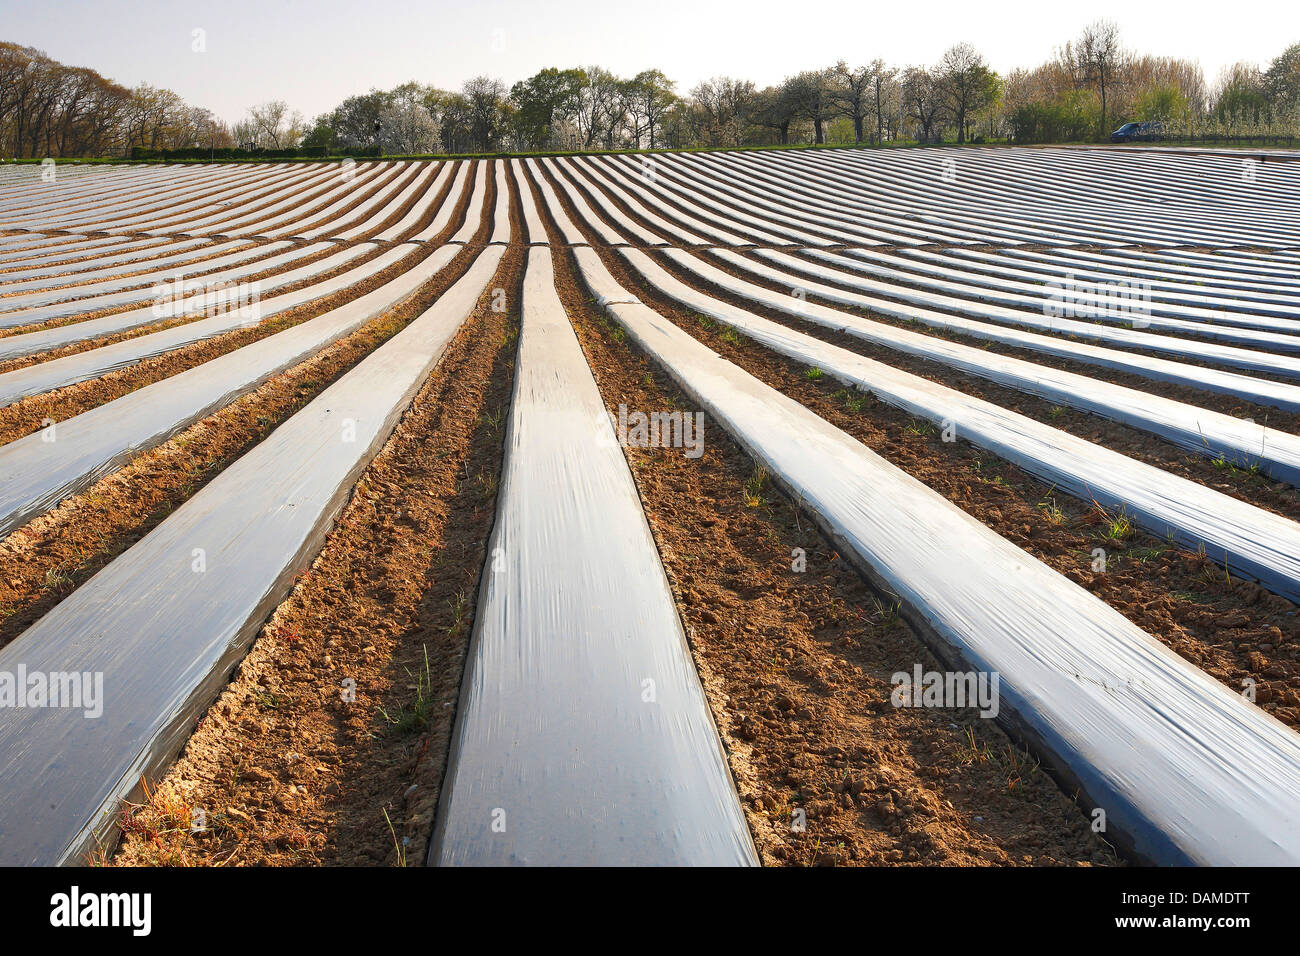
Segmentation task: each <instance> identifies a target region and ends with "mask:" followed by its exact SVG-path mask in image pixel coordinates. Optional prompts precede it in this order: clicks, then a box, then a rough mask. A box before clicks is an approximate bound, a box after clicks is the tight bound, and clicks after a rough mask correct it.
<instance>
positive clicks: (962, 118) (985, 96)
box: [937, 43, 998, 143]
mask: <svg viewBox="0 0 1300 956" xmlns="http://www.w3.org/2000/svg"><path fill="white" fill-rule="evenodd" d="M937 72H938V80H939V90H940V92H941V93H942V95H943V97H944V100H945V102H946V105H947V107H948V112H949V113H950V114H951V115H952V118H953V120H954V121H955V122H956V124H957V142H959V143H964V142H966V119H967V117H968V116H970V115H971V114H972V113H977V112H979V111H980V110H982V109H983V108H984V107H986V106H988V105H989V104H990V103H992V102H993V100H994V99H995V98H996V96H997V91H998V77H997V74H996V73H994V72H993V71H992V70H990V69H989V68H988V64H987V63H985V62H984V57H983V56H982V55H980V53H979V51H978V50H976V49H975V48H974V47H973V46H971V45H970V44H969V43H958V44H957V45H956V46H953V47H949V48H948V50H947V51H946V52H945V53H944V55H943V58H942V59H941V60H940V61H939V66H938V69H937Z"/></svg>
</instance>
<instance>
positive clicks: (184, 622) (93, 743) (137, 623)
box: [0, 248, 502, 865]
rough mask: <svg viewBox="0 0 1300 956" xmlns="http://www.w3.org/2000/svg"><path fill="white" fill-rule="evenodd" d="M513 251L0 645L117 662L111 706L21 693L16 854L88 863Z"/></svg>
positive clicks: (103, 663) (79, 667) (0, 839)
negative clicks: (84, 706)
mask: <svg viewBox="0 0 1300 956" xmlns="http://www.w3.org/2000/svg"><path fill="white" fill-rule="evenodd" d="M501 255H502V250H501V249H500V248H492V249H488V250H487V251H485V252H483V253H482V254H481V255H480V256H479V258H478V259H477V260H476V261H475V263H474V265H473V266H472V267H471V268H470V270H469V272H468V273H466V275H465V276H464V277H462V278H461V279H460V280H459V281H458V282H457V283H456V284H455V285H453V286H452V287H451V288H450V289H449V290H448V291H447V292H445V293H444V294H443V295H442V296H441V297H440V298H439V299H438V301H437V302H436V303H434V305H433V306H432V307H431V308H429V309H428V310H427V311H426V312H425V313H424V314H422V315H421V316H420V317H419V318H418V319H416V320H415V321H414V322H412V323H411V324H410V325H409V326H407V327H406V328H405V329H404V330H403V331H401V332H399V333H398V334H397V335H396V336H394V337H393V338H392V339H390V340H389V341H388V342H387V343H385V344H384V345H382V346H380V348H378V349H377V350H375V352H374V353H372V354H371V355H370V356H368V357H367V358H366V359H364V360H363V361H362V362H361V363H360V364H358V365H357V366H356V367H355V368H353V369H352V370H351V371H350V372H348V373H347V374H346V375H344V376H343V378H341V379H339V380H338V381H337V382H335V383H334V384H333V385H331V386H330V387H329V388H327V389H326V390H325V391H324V392H322V393H321V394H320V395H319V396H317V397H316V398H315V399H314V400H313V401H312V402H311V403H310V404H309V405H307V407H305V408H304V409H302V411H300V412H298V413H297V414H296V415H294V416H293V417H292V418H290V419H289V420H288V421H287V422H285V423H284V424H282V425H281V426H280V427H279V428H277V429H276V430H275V431H274V432H272V433H271V435H270V436H269V437H268V438H267V439H266V440H265V441H263V442H262V443H261V444H259V445H257V446H256V447H255V448H254V449H253V450H252V451H250V452H248V454H246V455H244V456H243V457H242V458H240V459H239V460H238V461H237V462H235V463H234V464H233V465H231V466H230V467H229V468H227V469H226V470H225V471H223V472H222V473H221V474H219V475H218V476H217V477H216V478H214V479H213V480H212V482H211V483H210V484H208V485H207V486H206V487H204V488H203V489H202V490H201V491H199V492H198V493H197V494H196V495H195V496H194V497H193V498H191V499H190V500H189V501H188V502H186V503H185V504H184V505H182V506H181V507H180V508H179V509H178V510H177V511H176V512H175V513H174V514H172V515H171V517H169V518H168V519H167V520H166V521H164V522H163V523H162V524H161V525H159V526H158V527H157V528H155V529H154V530H153V531H152V532H150V533H149V534H148V535H147V536H146V537H145V538H144V539H142V540H141V541H140V542H139V543H137V544H136V545H135V546H134V547H132V548H131V549H130V550H129V551H127V552H126V553H125V554H123V555H121V556H120V557H118V558H117V559H116V560H114V561H113V562H112V563H111V564H109V565H108V567H106V568H104V570H102V571H100V572H99V573H98V574H97V575H95V576H94V577H93V578H91V579H90V580H89V581H88V582H86V583H85V584H84V585H82V586H81V587H80V588H78V589H77V590H76V591H75V592H73V594H72V595H71V596H70V597H68V598H66V599H64V600H63V601H62V602H61V603H60V604H58V605H57V606H56V607H55V608H54V609H53V610H52V611H50V612H49V613H48V614H46V615H45V617H43V618H41V620H39V621H38V622H37V623H36V624H34V625H33V626H32V627H31V628H29V629H28V630H27V631H26V632H24V633H23V634H22V635H20V636H19V637H18V638H17V639H16V640H14V642H13V643H11V644H10V645H9V646H8V647H5V648H4V649H3V650H0V671H9V672H11V673H13V672H16V671H17V670H18V668H25V669H26V672H27V673H35V672H41V673H46V674H51V673H59V672H69V671H77V672H81V673H98V674H102V675H103V684H102V690H103V694H102V714H101V715H100V716H98V717H87V716H86V715H85V714H84V712H83V711H81V710H75V709H70V708H18V709H14V710H10V711H7V712H6V716H5V719H4V720H3V721H0V779H3V780H4V781H5V799H4V800H3V801H0V865H18V864H40V865H49V864H56V863H78V862H81V860H82V858H83V855H84V854H85V853H86V852H87V851H88V850H90V849H92V848H93V847H94V845H95V841H96V839H97V838H99V837H100V836H102V835H103V834H104V833H106V832H107V831H108V830H109V828H111V826H112V825H113V822H114V818H115V815H116V813H117V811H118V809H119V804H120V801H121V800H122V799H123V798H128V797H130V795H131V794H132V793H133V792H134V791H135V788H136V787H137V785H138V783H139V780H140V777H141V775H142V774H144V775H148V776H150V777H154V776H156V775H157V774H158V773H159V772H161V770H162V769H164V768H165V767H166V766H167V765H168V764H169V763H170V761H171V759H172V757H173V755H174V754H175V753H176V751H177V749H179V747H180V746H181V744H182V743H183V742H184V740H185V739H186V738H188V736H189V734H190V731H191V729H192V725H193V721H194V719H195V717H196V716H198V715H199V714H201V713H203V712H204V710H205V709H206V708H207V707H208V705H209V704H210V702H211V701H212V699H213V698H214V697H215V696H216V694H217V692H218V691H219V690H220V688H221V687H222V686H223V685H224V684H225V683H226V681H227V679H228V675H229V671H230V668H231V667H232V666H233V665H234V664H235V663H236V662H237V661H239V660H240V659H241V658H242V657H243V655H244V653H245V651H246V650H247V647H248V645H249V644H250V642H251V641H252V640H253V638H254V637H255V636H256V634H257V632H258V631H259V630H260V628H261V627H262V624H263V622H264V621H265V620H266V618H267V616H268V615H269V614H270V613H271V612H272V611H273V610H274V609H275V607H276V606H278V605H279V604H280V602H281V601H282V600H283V599H284V597H285V596H286V595H287V594H288V592H289V590H290V588H291V587H292V585H293V578H294V575H295V574H296V573H297V571H298V569H299V568H302V567H304V566H307V565H308V564H310V562H311V561H312V559H313V556H314V555H315V554H316V553H317V551H318V550H319V549H320V546H321V544H322V542H323V541H324V538H325V535H326V534H327V533H328V531H329V529H330V527H331V525H332V524H333V522H334V519H335V518H336V516H337V515H338V513H339V512H340V511H341V510H342V508H343V506H344V504H345V503H346V501H347V499H348V497H349V494H350V492H351V489H352V486H353V484H354V482H355V481H356V479H357V477H358V476H359V475H360V473H361V472H362V470H363V469H364V468H365V467H366V465H367V464H368V463H369V462H370V460H371V459H372V458H373V457H374V455H375V454H376V453H377V452H378V451H379V449H380V448H381V447H382V445H383V443H384V442H385V441H386V440H387V438H388V436H389V434H390V433H391V432H392V429H393V428H394V427H395V426H396V424H397V421H398V419H399V418H400V417H401V415H402V414H403V413H404V411H405V410H406V407H407V405H408V404H409V403H410V401H411V399H412V398H413V397H414V395H415V394H416V392H417V391H418V390H419V388H420V386H421V384H422V383H423V381H424V380H425V378H426V376H427V375H428V373H429V370H430V369H431V368H432V367H433V366H434V364H435V363H436V362H437V361H438V359H439V357H440V356H441V355H442V353H443V351H444V349H445V348H446V346H447V343H448V342H450V341H451V339H452V337H453V336H454V335H455V334H456V332H457V330H458V329H459V328H460V327H461V325H462V324H463V323H464V320H465V319H466V317H467V316H468V315H469V314H470V313H471V312H472V311H473V309H474V307H475V304H476V303H477V302H478V299H479V296H480V294H481V293H482V292H483V290H484V289H485V287H486V286H487V284H488V282H489V280H490V279H491V278H492V276H493V275H494V274H495V272H496V268H497V265H498V263H499V262H500V259H501ZM199 561H201V562H202V564H201V565H200V564H198V563H197V562H199Z"/></svg>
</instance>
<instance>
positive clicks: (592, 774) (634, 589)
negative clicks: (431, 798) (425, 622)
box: [429, 248, 757, 866]
mask: <svg viewBox="0 0 1300 956" xmlns="http://www.w3.org/2000/svg"><path fill="white" fill-rule="evenodd" d="M506 449H507V455H506V461H505V465H504V470H503V474H502V480H501V491H500V495H499V498H498V504H497V519H496V526H495V528H494V530H493V533H492V538H491V541H490V542H489V553H490V558H489V561H488V566H487V568H486V569H485V571H484V579H483V584H482V589H481V594H480V599H479V604H478V611H477V612H476V613H475V632H474V638H473V643H472V646H471V650H470V657H469V664H468V666H467V670H466V675H465V678H464V680H463V682H462V696H461V704H460V707H459V709H458V711H457V724H456V730H455V736H454V741H453V744H452V751H451V758H450V762H449V765H448V772H447V777H446V780H445V782H444V784H443V791H442V793H443V797H442V805H441V807H440V808H439V816H438V823H437V828H436V831H435V835H434V842H433V843H432V845H431V847H430V856H429V859H430V862H432V863H437V864H442V865H456V864H460V865H512V864H513V865H525V864H527V865H539V866H556V865H631V864H637V865H678V866H680V865H711V866H716V865H754V864H756V863H757V859H756V855H755V851H754V848H753V845H752V843H751V841H750V836H749V831H748V829H747V827H746V824H745V819H744V815H743V814H742V812H741V809H740V805H739V802H738V800H737V798H736V793H735V790H734V788H733V785H732V781H731V776H730V773H729V771H728V768H727V763H726V759H725V757H724V755H723V752H722V746H721V744H720V742H719V740H718V736H717V731H716V729H715V727H714V725H713V720H712V717H711V716H710V714H709V710H708V705H707V703H706V702H705V699H704V693H703V690H702V689H701V687H700V684H699V678H698V677H697V675H696V672H695V666H694V663H693V661H692V659H691V654H690V650H689V648H688V646H687V644H686V638H685V635H684V634H683V631H682V625H681V622H680V620H679V619H678V616H677V607H676V605H675V603H674V601H673V597H672V593H671V591H670V590H669V587H668V581H667V579H666V577H665V574H664V570H663V566H662V565H661V564H660V562H659V554H658V551H657V550H656V547H655V542H654V539H653V537H652V536H651V533H650V528H649V525H648V524H647V522H646V518H645V514H644V512H643V511H642V510H641V503H640V499H639V498H638V496H637V490H636V486H635V485H634V484H633V482H632V476H631V473H630V472H629V471H628V466H627V462H626V460H625V459H624V457H623V452H622V449H621V448H620V447H619V444H618V440H617V438H616V437H615V434H614V429H613V427H612V425H611V423H610V419H609V416H608V414H607V413H606V411H605V406H604V404H603V402H602V400H601V397H600V394H599V392H598V391H597V390H596V383H595V381H594V380H593V378H592V375H591V372H590V370H589V369H588V368H587V364H586V360H585V358H584V357H583V353H582V349H581V348H580V347H579V345H578V340H577V337H576V336H575V335H574V333H573V329H572V327H571V326H570V325H569V321H568V319H567V317H566V315H565V312H564V308H563V306H562V305H561V303H560V300H559V297H558V296H557V295H556V293H555V288H554V278H553V273H552V263H551V253H550V250H549V249H544V248H537V249H533V250H532V251H531V252H530V254H529V259H528V271H527V275H526V278H525V285H524V301H523V325H522V329H521V332H520V343H519V358H518V371H517V374H516V379H515V391H514V399H513V402H512V404H511V409H510V423H509V432H508V436H507V439H506Z"/></svg>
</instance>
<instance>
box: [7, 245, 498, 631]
mask: <svg viewBox="0 0 1300 956" xmlns="http://www.w3.org/2000/svg"><path fill="white" fill-rule="evenodd" d="M473 258H474V254H473V252H466V253H462V254H461V255H460V256H458V257H457V258H456V259H455V260H453V261H452V262H451V263H450V264H449V265H448V266H447V268H446V269H445V270H444V271H443V272H442V273H441V274H439V275H438V276H436V277H435V278H434V280H433V281H431V282H430V283H429V284H428V285H426V286H425V287H424V288H423V289H422V290H421V291H420V292H419V293H418V294H417V295H416V296H414V297H413V298H412V299H410V300H409V301H407V302H405V303H403V304H402V305H401V306H400V307H398V308H397V309H394V310H390V311H389V312H388V313H386V314H385V315H383V316H381V317H379V318H377V319H375V320H373V321H371V322H369V323H367V324H366V325H365V326H363V327H362V328H360V329H358V330H357V331H356V332H353V333H352V334H351V335H349V336H347V337H346V338H344V339H342V340H340V341H339V342H336V343H335V344H334V345H332V346H330V347H329V348H327V349H325V350H323V351H322V352H321V353H319V354H318V355H315V356H313V357H312V358H311V359H310V360H308V361H306V362H303V363H301V364H300V365H298V366H296V367H294V368H291V369H289V370H287V371H286V372H284V373H282V374H280V375H278V376H276V377H275V378H273V379H271V380H270V381H268V382H266V383H264V384H263V385H261V386H260V387H259V388H257V389H256V390H254V391H253V392H250V393H249V394H247V395H244V396H242V397H240V398H239V399H237V400H236V401H235V402H232V403H231V404H230V405H228V406H227V407H225V408H223V409H221V410H220V411H218V412H216V413H215V414H213V415H211V416H209V417H208V418H205V419H203V420H202V421H200V422H197V423H195V424H194V425H193V426H191V427H190V428H188V429H186V430H185V431H183V432H181V433H180V434H179V435H176V436H175V437H173V438H172V439H170V440H169V441H167V442H166V443H164V444H162V445H160V446H158V447H157V448H155V449H153V450H152V451H148V452H146V453H144V454H142V455H141V456H139V457H138V458H136V459H134V460H132V461H131V462H130V463H129V464H128V465H127V466H126V467H124V468H123V469H121V470H120V471H118V472H116V473H115V474H113V475H109V476H107V477H105V478H103V479H102V480H100V481H99V482H98V483H97V484H95V485H94V486H92V487H91V488H88V489H87V490H86V491H84V492H82V493H81V494H78V495H75V496H73V497H71V498H69V499H67V500H66V501H64V502H63V503H62V504H60V505H59V506H58V507H57V508H55V509H54V510H53V511H51V512H49V513H47V514H44V515H41V516H40V517H38V518H36V519H35V520H33V521H31V522H29V523H28V524H27V525H25V526H23V527H21V528H18V529H16V530H15V531H13V532H12V533H10V534H9V535H8V536H7V537H6V538H4V540H3V541H0V646H3V645H4V644H7V643H8V642H9V641H10V640H12V639H13V638H14V637H16V636H17V635H18V634H20V633H22V631H23V630H25V629H26V628H27V627H29V626H30V625H31V624H33V623H34V622H35V621H36V620H37V619H39V618H40V616H41V615H43V614H44V613H45V612H46V611H48V610H49V609H50V608H52V607H53V606H54V605H55V604H57V603H58V602H59V601H60V600H61V599H62V598H63V597H65V596H67V595H68V594H70V593H71V592H72V591H73V590H75V589H76V588H77V587H78V586H79V585H80V584H81V583H82V582H83V581H86V580H88V579H89V578H90V577H91V576H92V575H93V574H95V572H97V571H98V570H99V569H100V568H101V567H103V566H104V565H105V564H107V563H108V562H109V561H111V560H112V559H113V558H114V557H116V556H117V555H118V554H120V553H121V552H122V551H124V550H126V549H127V548H129V547H130V546H131V545H132V544H134V543H135V542H136V541H138V540H139V539H140V538H142V537H144V535H145V534H147V533H148V532H149V531H150V530H151V529H152V528H153V527H154V526H155V525H157V524H158V523H159V522H161V521H163V520H164V519H165V518H166V517H167V516H168V515H170V514H171V513H172V512H173V511H175V510H176V509H177V508H178V507H180V505H182V504H183V503H184V502H185V501H187V500H188V499H189V498H190V497H192V496H193V495H194V494H195V493H196V492H197V491H198V490H199V489H200V488H202V487H203V486H204V485H205V484H207V482H208V481H210V480H211V479H212V478H214V477H215V476H216V475H217V474H219V473H220V472H221V470H222V469H223V468H225V467H226V465H228V464H230V462H232V461H234V460H235V459H236V458H238V457H239V456H241V455H242V454H244V453H245V452H246V451H248V449H250V448H252V447H253V446H254V445H256V444H257V443H258V442H260V441H261V440H262V439H263V438H264V437H266V435H268V434H269V433H270V432H271V431H272V430H274V428H275V427H276V426H277V425H279V424H280V422H282V421H284V420H285V419H286V418H288V417H289V416H290V415H292V414H293V413H294V412H296V411H298V410H299V409H300V408H302V407H303V406H304V405H306V404H307V403H308V402H309V401H311V400H312V399H313V398H315V397H316V395H318V394H320V392H322V391H323V390H324V389H325V388H326V387H327V386H328V385H329V384H330V383H331V382H333V381H334V380H336V379H337V378H338V377H339V376H341V375H342V374H343V373H344V372H346V371H347V370H348V369H349V368H351V367H352V366H353V365H355V364H356V363H357V362H358V361H360V360H361V359H362V358H364V357H365V356H366V355H367V354H369V353H370V352H371V351H373V350H374V349H375V348H377V347H378V346H379V345H380V344H382V343H383V342H385V341H387V340H388V339H389V338H390V337H391V336H393V335H395V334H396V333H397V332H398V331H400V330H401V329H402V328H404V327H405V325H406V324H407V323H408V322H409V321H410V320H411V319H413V318H415V317H416V316H418V315H419V314H420V313H421V312H422V311H423V310H424V309H426V308H428V306H429V305H430V304H431V303H432V302H433V301H434V300H435V299H436V298H437V297H438V296H439V295H440V294H441V293H442V292H443V291H444V290H445V289H447V288H448V287H450V286H451V285H452V283H453V282H454V281H455V280H456V279H457V278H459V277H460V275H462V274H463V273H464V271H465V270H466V269H467V268H468V266H469V264H470V262H472V261H473Z"/></svg>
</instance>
